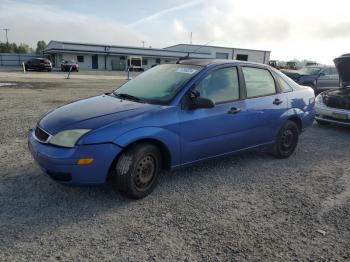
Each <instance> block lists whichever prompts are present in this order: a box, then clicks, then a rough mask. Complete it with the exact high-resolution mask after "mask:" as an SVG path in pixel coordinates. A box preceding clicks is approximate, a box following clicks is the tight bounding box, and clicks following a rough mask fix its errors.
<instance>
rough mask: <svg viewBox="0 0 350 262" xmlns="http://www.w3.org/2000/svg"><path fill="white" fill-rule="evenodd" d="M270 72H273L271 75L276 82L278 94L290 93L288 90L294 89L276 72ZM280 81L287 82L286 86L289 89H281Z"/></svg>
mask: <svg viewBox="0 0 350 262" xmlns="http://www.w3.org/2000/svg"><path fill="white" fill-rule="evenodd" d="M272 74H273V76H274V77H275V79H276V81H277V83H278V86H279V93H280V94H285V93H290V92H293V91H294V88H293V87H292V86H291V85H290V84H289V83H288V82H287V81H286V80H284V79H283V78H282V77H281V76H279V75H278V74H276V73H275V72H273V71H272ZM281 81H284V82H285V83H286V84H287V86H289V88H290V90H289V91H283V89H282V84H281Z"/></svg>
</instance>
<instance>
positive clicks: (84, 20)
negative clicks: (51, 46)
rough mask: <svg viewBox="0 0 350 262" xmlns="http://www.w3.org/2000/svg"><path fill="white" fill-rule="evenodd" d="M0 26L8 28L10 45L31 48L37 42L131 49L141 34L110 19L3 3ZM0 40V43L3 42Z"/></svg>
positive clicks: (36, 6)
mask: <svg viewBox="0 0 350 262" xmlns="http://www.w3.org/2000/svg"><path fill="white" fill-rule="evenodd" d="M0 24H1V25H4V26H6V27H7V28H10V31H9V41H10V42H18V43H19V42H25V43H28V44H30V45H31V46H35V45H36V42H37V41H38V40H42V39H43V40H46V41H49V40H64V41H73V42H92V43H111V44H124V45H135V44H137V45H138V44H139V43H140V42H141V40H142V34H141V33H140V32H136V31H134V30H132V29H131V28H129V27H128V26H126V25H124V24H121V23H118V22H116V21H114V20H111V19H104V18H101V17H96V16H91V15H84V14H79V13H75V12H70V11H65V10H62V9H57V7H56V8H53V7H51V6H49V5H45V4H40V5H38V4H24V3H17V2H10V1H7V2H5V4H1V8H0ZM4 40H5V39H4V37H1V36H0V41H4Z"/></svg>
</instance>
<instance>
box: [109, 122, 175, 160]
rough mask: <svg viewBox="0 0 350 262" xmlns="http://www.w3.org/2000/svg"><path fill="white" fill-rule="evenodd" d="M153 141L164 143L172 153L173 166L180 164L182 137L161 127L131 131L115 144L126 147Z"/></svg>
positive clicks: (118, 138)
mask: <svg viewBox="0 0 350 262" xmlns="http://www.w3.org/2000/svg"><path fill="white" fill-rule="evenodd" d="M144 139H151V140H156V141H158V142H160V143H162V144H163V145H164V146H165V147H166V148H167V149H168V151H169V153H170V159H171V166H175V165H178V164H180V160H181V157H180V156H181V146H180V137H179V135H178V134H177V133H175V132H173V131H170V130H168V129H164V128H160V127H142V128H137V129H133V130H130V131H128V132H126V133H124V134H122V135H121V136H119V137H117V138H116V139H115V141H113V142H114V143H115V144H117V145H119V146H121V147H126V146H128V145H130V144H132V143H134V142H137V141H140V140H144Z"/></svg>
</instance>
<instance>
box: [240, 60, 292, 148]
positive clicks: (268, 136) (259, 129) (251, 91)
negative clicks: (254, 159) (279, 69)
mask: <svg viewBox="0 0 350 262" xmlns="http://www.w3.org/2000/svg"><path fill="white" fill-rule="evenodd" d="M242 73H243V77H244V83H245V90H246V99H245V110H246V111H247V112H248V113H249V114H250V115H254V116H255V118H254V119H252V121H254V122H253V123H252V125H254V129H253V130H254V132H250V135H253V134H255V133H258V134H259V135H256V136H255V137H252V138H251V143H252V144H253V145H252V146H254V145H265V144H271V143H273V142H274V141H275V139H276V135H277V133H278V131H279V130H280V128H281V127H282V125H283V124H284V122H285V119H284V118H283V114H284V113H285V112H286V110H287V109H288V98H287V95H286V94H285V93H283V92H282V91H281V88H280V86H279V83H278V81H277V79H276V78H275V76H274V75H273V74H272V73H271V72H270V70H268V69H267V68H264V67H259V66H243V67H242Z"/></svg>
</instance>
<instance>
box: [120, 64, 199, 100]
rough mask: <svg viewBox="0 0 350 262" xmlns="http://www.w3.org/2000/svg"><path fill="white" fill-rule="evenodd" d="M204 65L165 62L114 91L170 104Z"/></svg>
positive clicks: (121, 95)
mask: <svg viewBox="0 0 350 262" xmlns="http://www.w3.org/2000/svg"><path fill="white" fill-rule="evenodd" d="M201 69H202V67H200V66H193V65H181V64H165V65H159V66H156V67H153V68H151V69H149V70H147V71H146V72H144V73H142V74H140V75H139V76H137V77H136V78H134V79H133V80H130V81H129V82H126V83H125V84H124V85H122V86H121V87H120V88H118V89H117V90H116V91H114V92H113V94H114V95H116V96H117V97H120V98H123V99H124V98H125V99H132V98H133V100H135V101H144V102H147V103H155V104H168V103H169V102H170V101H171V100H172V99H173V98H174V97H175V96H176V94H177V93H178V92H179V91H180V90H181V88H182V87H183V86H184V85H185V84H186V83H187V82H188V81H189V80H190V79H191V78H192V77H193V76H195V75H196V74H197V73H198V72H199V71H200V70H201Z"/></svg>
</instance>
